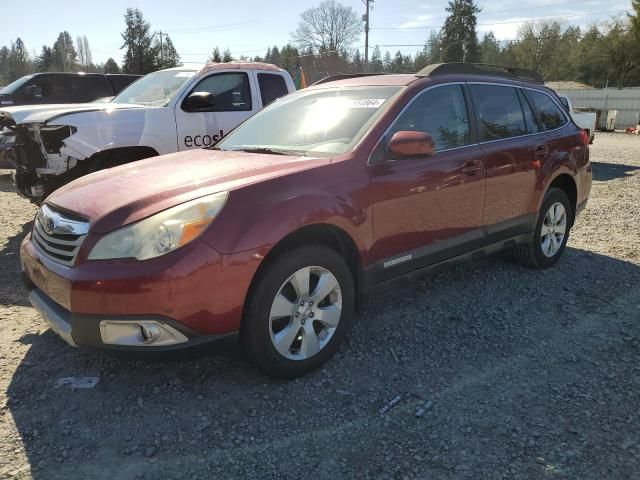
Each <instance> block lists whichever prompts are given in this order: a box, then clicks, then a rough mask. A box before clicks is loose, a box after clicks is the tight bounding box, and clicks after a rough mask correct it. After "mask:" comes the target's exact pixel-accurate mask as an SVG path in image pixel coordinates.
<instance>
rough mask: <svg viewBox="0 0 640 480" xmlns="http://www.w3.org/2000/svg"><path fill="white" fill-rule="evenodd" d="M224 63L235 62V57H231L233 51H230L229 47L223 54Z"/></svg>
mask: <svg viewBox="0 0 640 480" xmlns="http://www.w3.org/2000/svg"><path fill="white" fill-rule="evenodd" d="M222 61H223V63H229V62H233V57H232V56H231V50H229V47H227V48H226V49H225V51H224V52H223V53H222Z"/></svg>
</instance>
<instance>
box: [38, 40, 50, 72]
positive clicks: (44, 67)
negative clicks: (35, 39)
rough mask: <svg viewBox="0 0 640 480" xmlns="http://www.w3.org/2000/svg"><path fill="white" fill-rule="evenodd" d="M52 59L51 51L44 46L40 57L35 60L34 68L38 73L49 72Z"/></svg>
mask: <svg viewBox="0 0 640 480" xmlns="http://www.w3.org/2000/svg"><path fill="white" fill-rule="evenodd" d="M53 65H54V57H53V50H52V49H51V48H50V47H47V46H46V45H43V46H42V52H41V53H40V56H39V57H38V58H36V67H37V68H38V71H39V72H51V71H52V70H53V68H54V67H53Z"/></svg>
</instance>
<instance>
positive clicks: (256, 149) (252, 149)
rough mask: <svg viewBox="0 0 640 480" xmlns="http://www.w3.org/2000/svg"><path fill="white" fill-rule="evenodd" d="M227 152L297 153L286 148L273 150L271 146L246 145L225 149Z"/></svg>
mask: <svg viewBox="0 0 640 480" xmlns="http://www.w3.org/2000/svg"><path fill="white" fill-rule="evenodd" d="M227 151H229V152H247V153H265V154H268V155H291V154H294V155H297V154H298V153H297V152H292V151H288V150H274V149H273V148H267V147H247V148H234V149H231V150H227Z"/></svg>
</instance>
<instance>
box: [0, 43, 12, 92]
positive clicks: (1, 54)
mask: <svg viewBox="0 0 640 480" xmlns="http://www.w3.org/2000/svg"><path fill="white" fill-rule="evenodd" d="M9 55H10V52H9V49H8V48H7V47H6V46H3V47H2V48H0V85H6V84H7V83H9V82H10V80H9Z"/></svg>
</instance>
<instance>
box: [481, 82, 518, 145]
mask: <svg viewBox="0 0 640 480" xmlns="http://www.w3.org/2000/svg"><path fill="white" fill-rule="evenodd" d="M470 87H471V93H472V95H473V101H474V103H475V105H476V110H477V112H478V117H479V122H480V128H479V130H480V141H481V142H489V141H492V140H501V139H504V138H512V137H518V136H521V135H526V133H527V129H526V124H525V120H524V113H523V111H522V106H521V105H520V100H519V99H518V92H517V91H516V89H515V88H514V87H507V86H500V85H483V84H473V85H470Z"/></svg>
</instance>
